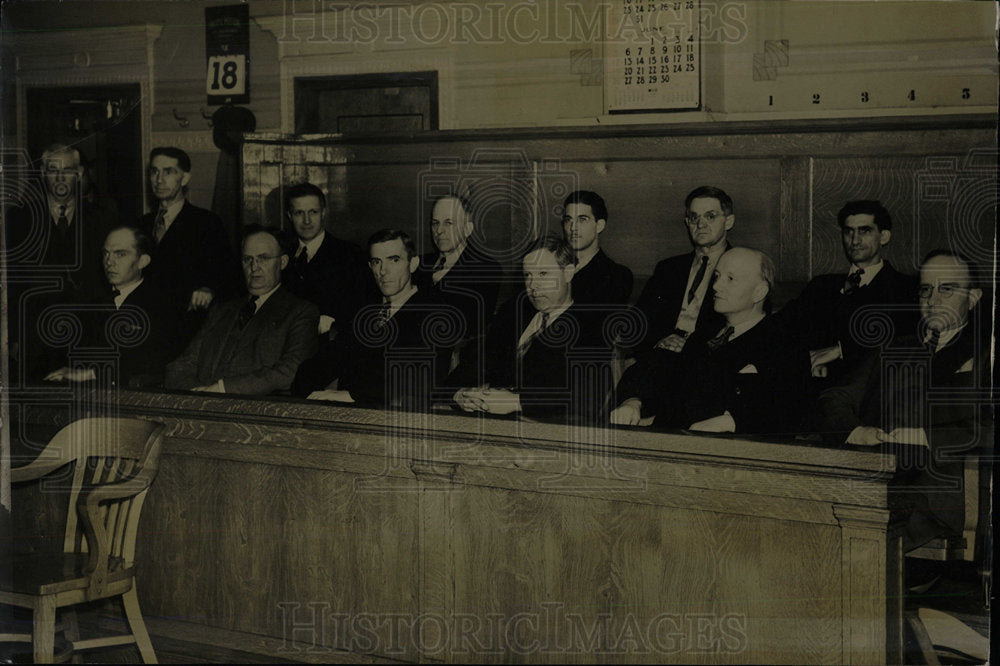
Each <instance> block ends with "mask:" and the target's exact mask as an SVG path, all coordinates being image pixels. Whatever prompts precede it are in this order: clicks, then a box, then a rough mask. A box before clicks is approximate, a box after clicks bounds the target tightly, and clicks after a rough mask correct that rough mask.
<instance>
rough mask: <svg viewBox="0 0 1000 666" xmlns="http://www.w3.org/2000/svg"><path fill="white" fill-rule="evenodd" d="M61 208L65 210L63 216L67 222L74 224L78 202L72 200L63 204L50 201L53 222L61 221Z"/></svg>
mask: <svg viewBox="0 0 1000 666" xmlns="http://www.w3.org/2000/svg"><path fill="white" fill-rule="evenodd" d="M60 208H62V209H63V215H65V216H66V221H67V222H69V223H70V224H73V215H74V214H75V213H76V201H75V200H74V199H70V200H69V201H67V202H66V203H64V204H61V203H56V202H55V201H53V200H52V199H49V213H50V214H51V215H52V221H53V222H55V221H56V220H58V219H59V209H60Z"/></svg>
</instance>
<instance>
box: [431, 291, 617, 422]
mask: <svg viewBox="0 0 1000 666" xmlns="http://www.w3.org/2000/svg"><path fill="white" fill-rule="evenodd" d="M536 312H537V310H535V308H534V306H532V304H531V301H530V300H529V299H528V297H527V295H526V294H524V293H523V292H522V293H521V294H519V295H518V296H516V297H514V298H513V299H511V300H509V301H507V302H506V303H505V304H504V305H503V306H501V308H500V310H499V311H498V312H497V316H496V318H495V319H494V320H493V325H492V327H491V328H490V331H489V334H488V335H487V339H486V352H485V359H484V360H485V368H484V370H485V378H486V382H487V383H488V384H489V385H490V386H491V387H493V388H508V389H510V390H512V391H513V392H515V393H517V394H518V395H519V396H520V399H521V412H522V414H524V415H525V416H529V417H533V418H537V417H541V418H547V419H556V420H560V421H574V422H587V423H591V422H595V421H599V420H600V419H602V417H603V416H604V415H605V414H606V411H607V399H608V396H609V395H610V392H611V389H612V380H611V369H610V360H611V343H610V341H609V336H608V335H605V331H604V320H605V316H606V313H605V312H601V311H600V310H599V309H595V308H593V307H588V306H586V305H578V304H576V303H574V304H573V305H571V306H570V307H569V308H568V309H567V310H566V311H565V312H563V314H562V315H560V316H559V318H558V319H556V320H555V321H554V322H552V323H551V324H550V325H549V326H548V327H547V328H546V329H545V330H544V331H543V332H542V333H541V334H539V335H538V336H537V337H536V338H535V339H534V341H533V342H532V343H531V346H530V347H529V348H528V351H527V352H526V353H525V354H524V357H523V358H521V359H518V358H517V346H518V342H519V340H520V338H521V334H522V333H523V332H524V330H525V328H527V327H528V324H529V323H530V322H531V320H532V318H533V317H534V316H535V314H536ZM475 370H476V369H475V368H469V367H468V366H467V365H466V364H465V363H464V362H463V365H462V366H459V367H458V368H457V369H456V370H455V373H453V377H452V378H449V380H448V384H450V385H458V384H461V383H462V381H461V380H462V377H463V375H464V376H470V375H471V376H474V374H475ZM465 385H466V386H470V385H474V384H473V383H468V384H465Z"/></svg>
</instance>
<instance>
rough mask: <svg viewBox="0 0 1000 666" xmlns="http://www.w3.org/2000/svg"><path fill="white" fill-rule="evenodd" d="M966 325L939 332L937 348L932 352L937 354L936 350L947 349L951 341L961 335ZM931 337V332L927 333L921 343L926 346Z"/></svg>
mask: <svg viewBox="0 0 1000 666" xmlns="http://www.w3.org/2000/svg"><path fill="white" fill-rule="evenodd" d="M967 325H968V322H966V323H965V324H962V325H961V326H958V327H956V328H949V329H947V330H944V331H941V333H940V334H939V336H938V342H937V347H935V348H934V351H935V352H937V351H938V350H940V349H943V348H945V347H947V346H948V345H949V344H950V343H951V341H952V340H954V339H955V338H956V337H958V334H959V333H961V332H962V331H964V330H965V327H966V326H967ZM931 335H932V334H931V332H930V331H927V335H925V336H924V339H923V343H924V344H927V343H928V342H930V341H931Z"/></svg>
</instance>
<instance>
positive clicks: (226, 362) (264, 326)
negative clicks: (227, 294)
mask: <svg viewBox="0 0 1000 666" xmlns="http://www.w3.org/2000/svg"><path fill="white" fill-rule="evenodd" d="M242 264H243V276H244V279H245V282H246V290H247V295H246V296H243V297H240V298H235V299H233V300H230V301H227V302H225V303H223V304H221V305H218V306H215V307H213V308H212V309H211V310H210V311H209V313H208V318H207V319H206V321H205V324H204V326H202V327H201V329H200V330H199V331H198V333H197V335H195V337H194V339H193V340H192V341H191V344H190V345H188V347H187V349H186V350H185V351H184V352H183V353H182V354H181V355H180V356H179V357H178V358H177V360H175V361H174V362H173V363H171V364H170V365H168V366H167V373H166V387H167V388H175V389H184V390H189V391H206V392H211V393H237V394H242V395H267V394H269V393H274V392H275V391H286V390H288V389H289V388H290V387H291V384H292V379H293V378H294V377H295V372H296V371H297V370H298V368H299V365H300V364H301V363H302V362H303V361H305V360H306V359H308V358H309V357H311V356H312V355H313V354H314V353H315V352H316V327H317V325H318V323H319V311H318V310H317V308H316V306H315V305H313V304H312V303H309V302H308V301H305V300H303V299H300V298H298V297H297V296H293V295H292V294H291V293H289V292H288V291H287V290H286V289H284V288H283V287H282V286H281V271H282V269H283V268H285V266H286V265H287V264H288V253H287V251H286V250H285V248H283V247H282V238H281V237H280V236H279V235H278V232H277V231H275V230H274V229H271V228H268V227H262V226H259V225H253V226H250V227H248V228H247V229H246V231H245V236H244V239H243V256H242Z"/></svg>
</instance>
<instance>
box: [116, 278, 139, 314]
mask: <svg viewBox="0 0 1000 666" xmlns="http://www.w3.org/2000/svg"><path fill="white" fill-rule="evenodd" d="M140 284H142V278H139V279H138V280H136V281H135V282H133V283H132V284H127V285H118V286H117V287H115V289H117V290H118V295H117V296H115V298H114V301H115V310H120V309H121V307H122V303H124V302H125V299H126V298H128V295H129V294H131V293H132V292H133V291H135V290H136V289H137V288H138V287H139V285H140Z"/></svg>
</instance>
